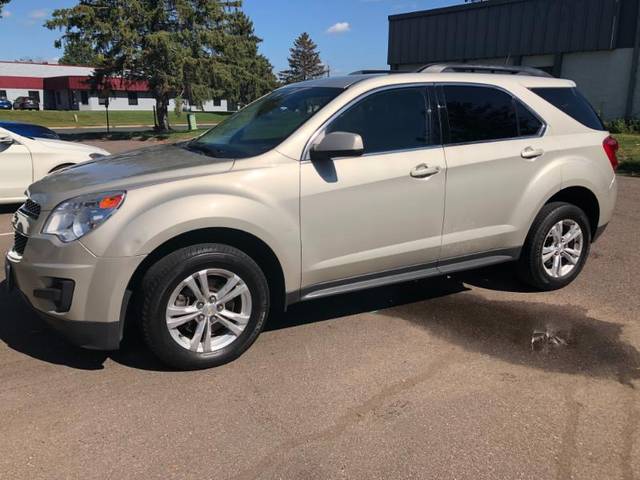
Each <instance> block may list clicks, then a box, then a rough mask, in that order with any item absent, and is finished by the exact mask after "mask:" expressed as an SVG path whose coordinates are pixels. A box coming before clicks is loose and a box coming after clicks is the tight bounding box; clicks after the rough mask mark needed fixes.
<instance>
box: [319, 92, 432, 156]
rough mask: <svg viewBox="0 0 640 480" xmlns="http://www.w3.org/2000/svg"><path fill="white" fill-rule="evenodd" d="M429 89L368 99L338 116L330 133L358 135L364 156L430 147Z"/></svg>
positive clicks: (375, 96) (329, 129) (374, 95)
mask: <svg viewBox="0 0 640 480" xmlns="http://www.w3.org/2000/svg"><path fill="white" fill-rule="evenodd" d="M426 112H427V98H426V88H418V87H416V88H401V89H397V90H386V91H383V92H380V93H374V94H372V95H369V96H368V97H366V98H365V99H364V100H362V101H361V102H359V103H357V104H356V105H355V106H353V107H351V108H350V109H349V110H347V111H346V112H344V113H342V114H341V115H340V116H338V117H337V118H336V119H335V120H334V121H333V122H332V123H331V125H330V126H329V128H328V129H327V133H331V132H350V133H357V134H359V135H360V136H361V137H362V140H363V141H364V149H365V153H381V152H391V151H394V150H406V149H410V148H420V147H424V146H426V145H427V143H428V142H427V118H426Z"/></svg>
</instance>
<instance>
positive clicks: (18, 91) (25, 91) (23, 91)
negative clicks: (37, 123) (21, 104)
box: [0, 87, 44, 110]
mask: <svg viewBox="0 0 640 480" xmlns="http://www.w3.org/2000/svg"><path fill="white" fill-rule="evenodd" d="M0 90H5V91H6V92H7V99H8V100H10V101H11V102H13V101H14V100H15V99H16V98H18V97H28V96H29V92H30V91H36V92H38V93H39V94H40V110H42V109H43V105H42V99H43V98H44V90H40V89H37V88H4V87H0Z"/></svg>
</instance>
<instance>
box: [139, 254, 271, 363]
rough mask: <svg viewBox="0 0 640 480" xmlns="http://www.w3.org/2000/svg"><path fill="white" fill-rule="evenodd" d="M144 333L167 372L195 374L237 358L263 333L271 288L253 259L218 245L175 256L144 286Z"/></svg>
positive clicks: (153, 272) (165, 260)
mask: <svg viewBox="0 0 640 480" xmlns="http://www.w3.org/2000/svg"><path fill="white" fill-rule="evenodd" d="M142 291H143V298H142V319H141V320H142V322H141V323H142V330H143V335H144V338H145V340H146V342H147V344H148V346H149V348H150V349H151V350H152V351H153V352H154V353H155V354H156V355H157V356H158V358H159V359H160V360H161V361H162V362H164V363H166V364H167V365H169V366H172V367H175V368H178V369H181V370H193V369H200V368H209V367H215V366H218V365H222V364H224V363H227V362H230V361H232V360H234V359H236V358H237V357H239V356H240V355H241V354H242V353H243V352H244V351H245V350H246V349H247V348H249V347H250V346H251V344H252V343H253V342H254V341H255V339H256V338H257V336H258V335H259V334H260V332H261V331H262V328H263V326H264V323H265V321H266V318H267V312H268V311H269V287H268V284H267V280H266V278H265V276H264V273H263V272H262V270H261V269H260V267H259V266H258V265H257V264H256V263H255V262H254V261H253V259H252V258H251V257H249V256H248V255H246V254H245V253H243V252H241V251H240V250H238V249H236V248H233V247H230V246H227V245H221V244H202V245H194V246H190V247H186V248H182V249H180V250H177V251H175V252H173V253H171V254H169V255H167V256H166V257H164V258H163V259H161V260H160V261H158V262H157V263H156V264H155V265H153V266H152V267H151V268H150V269H149V270H148V272H147V273H146V275H145V276H144V279H143V282H142Z"/></svg>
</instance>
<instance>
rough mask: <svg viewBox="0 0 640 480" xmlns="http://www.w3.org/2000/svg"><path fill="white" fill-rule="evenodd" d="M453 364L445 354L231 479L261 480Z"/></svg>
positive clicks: (394, 408)
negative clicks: (292, 457)
mask: <svg viewBox="0 0 640 480" xmlns="http://www.w3.org/2000/svg"><path fill="white" fill-rule="evenodd" d="M454 363H456V362H455V361H454V360H452V357H451V355H449V354H448V352H446V351H445V352H444V353H443V354H441V355H440V356H439V357H438V358H436V359H435V360H434V361H433V362H431V363H429V364H428V365H426V366H425V367H424V368H423V369H421V371H420V372H418V373H416V374H415V375H413V376H411V377H409V378H404V379H402V380H399V381H397V382H394V383H391V384H389V385H387V386H386V387H384V388H383V389H382V390H380V391H379V392H378V393H376V394H374V395H373V396H371V397H369V398H368V399H367V400H365V401H364V402H362V403H360V404H358V405H356V406H355V407H352V408H349V409H347V411H346V413H344V414H343V415H341V416H340V417H338V418H337V419H336V421H335V422H334V423H333V424H332V425H331V426H329V427H327V428H325V429H322V430H319V431H316V432H312V433H309V434H308V435H303V436H298V437H294V438H291V439H289V440H287V441H285V442H283V443H281V444H280V445H278V446H277V447H276V448H275V449H274V450H273V451H272V452H271V453H269V454H267V455H265V456H264V457H262V459H260V460H258V462H256V463H255V464H253V465H252V466H251V467H250V468H248V469H247V470H244V471H242V472H240V473H239V474H238V475H236V476H235V477H233V478H234V479H246V478H251V479H255V478H259V477H262V476H264V475H265V474H266V473H267V471H268V470H271V469H274V468H276V467H277V466H278V465H279V464H281V463H282V462H284V461H286V458H287V456H288V455H289V454H290V453H295V452H298V451H299V450H300V449H302V448H304V447H305V446H308V445H309V444H311V443H316V442H328V441H331V440H334V439H336V438H338V437H340V436H341V435H342V434H343V432H344V431H345V430H346V429H347V428H349V427H351V426H352V425H355V424H357V423H360V422H362V421H364V419H366V418H367V417H368V415H369V414H374V415H376V416H377V412H379V411H380V410H381V409H383V407H384V405H385V404H386V402H387V400H388V399H389V398H392V397H396V396H398V395H399V394H401V393H403V392H405V391H407V390H410V389H412V388H414V387H416V386H417V385H419V384H421V383H425V382H427V381H429V380H431V379H432V378H433V377H435V376H436V375H438V374H440V373H441V372H442V371H443V370H445V369H446V368H448V367H450V366H451V365H452V364H454ZM406 406H407V404H406V403H404V404H403V403H402V402H400V403H398V402H394V403H393V404H392V405H391V406H390V409H391V410H393V411H394V412H393V414H392V415H391V416H392V417H393V416H396V415H397V413H398V407H399V409H400V410H401V409H403V408H404V407H406ZM300 478H304V477H300Z"/></svg>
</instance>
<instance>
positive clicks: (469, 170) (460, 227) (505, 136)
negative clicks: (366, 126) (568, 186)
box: [437, 84, 560, 261]
mask: <svg viewBox="0 0 640 480" xmlns="http://www.w3.org/2000/svg"><path fill="white" fill-rule="evenodd" d="M437 90H438V97H439V102H440V105H441V106H442V107H446V109H445V108H442V109H441V111H443V112H444V113H445V115H444V118H443V123H444V124H445V127H448V128H446V130H448V131H446V132H445V138H446V145H445V148H444V152H445V157H446V159H447V168H448V170H447V198H446V213H445V219H444V228H443V245H442V258H443V260H445V261H446V260H447V259H454V258H459V257H463V256H468V255H473V254H479V253H483V254H484V253H487V252H492V251H500V250H505V252H502V253H507V251H508V250H511V249H514V251H515V249H517V247H519V245H518V240H517V239H518V238H520V237H521V233H522V232H520V230H521V229H522V223H523V222H522V221H521V219H518V218H515V212H516V210H517V207H518V205H519V203H520V202H522V201H523V200H524V199H526V198H527V197H526V195H525V192H526V190H527V187H528V185H529V184H530V183H531V182H532V180H533V179H534V178H536V176H537V175H539V173H540V172H541V171H542V170H543V169H544V168H545V165H546V163H547V161H548V157H545V156H544V147H545V145H544V143H545V140H544V138H543V133H544V130H545V125H544V123H543V122H542V120H541V119H540V118H539V117H538V116H537V115H536V114H535V113H534V112H532V111H531V110H530V109H529V108H528V107H526V106H525V105H524V104H523V103H522V102H521V101H520V100H518V99H516V98H514V97H513V95H511V94H510V93H509V92H507V91H505V90H502V89H499V88H497V87H493V86H489V85H477V84H442V85H439V86H438V87H437ZM447 117H448V118H447ZM558 181H560V179H558Z"/></svg>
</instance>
